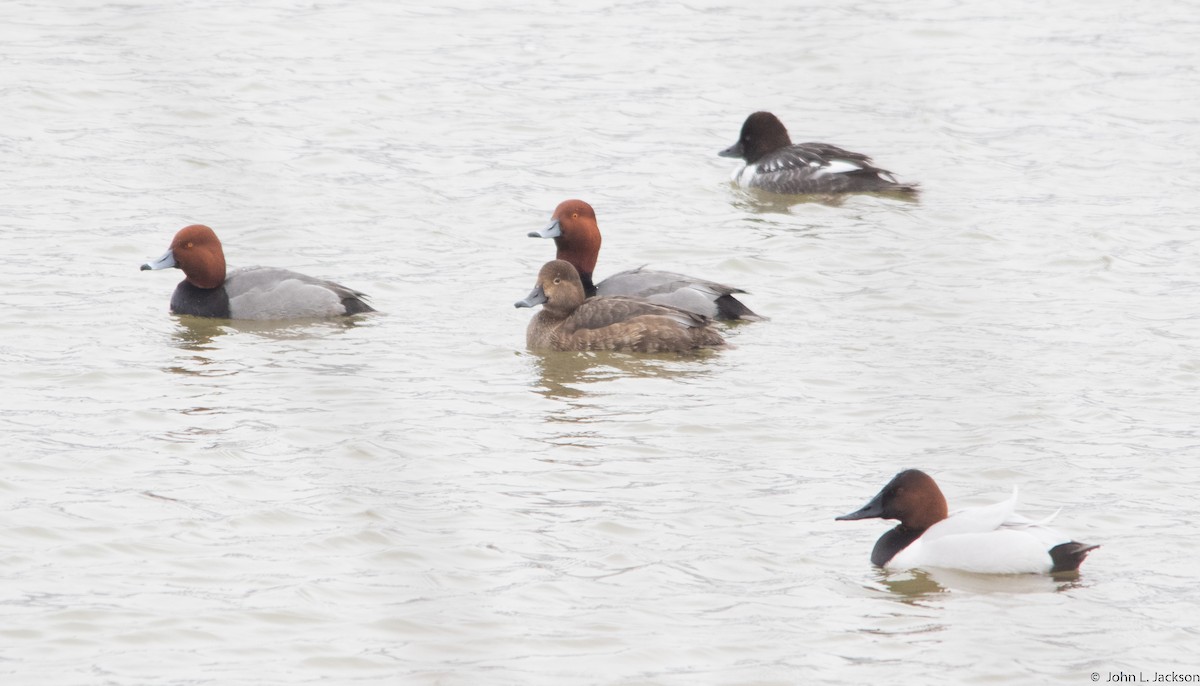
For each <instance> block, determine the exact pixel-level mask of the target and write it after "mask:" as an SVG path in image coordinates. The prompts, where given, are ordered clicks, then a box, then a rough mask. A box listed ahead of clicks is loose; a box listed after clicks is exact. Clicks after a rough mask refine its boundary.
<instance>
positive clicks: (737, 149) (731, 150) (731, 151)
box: [717, 141, 744, 157]
mask: <svg viewBox="0 0 1200 686" xmlns="http://www.w3.org/2000/svg"><path fill="white" fill-rule="evenodd" d="M743 152H744V151H743V149H742V142H741V141H738V142H736V143H734V144H733V145H731V146H729V147H728V148H725V149H724V150H722V151H721V152H719V153H717V155H718V156H720V157H741V156H742V153H743Z"/></svg>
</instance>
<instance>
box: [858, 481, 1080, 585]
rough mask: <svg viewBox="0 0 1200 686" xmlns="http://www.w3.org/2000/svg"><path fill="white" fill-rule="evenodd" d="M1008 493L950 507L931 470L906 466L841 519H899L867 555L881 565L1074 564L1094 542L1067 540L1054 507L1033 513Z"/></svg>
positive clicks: (1038, 570) (1030, 568)
mask: <svg viewBox="0 0 1200 686" xmlns="http://www.w3.org/2000/svg"><path fill="white" fill-rule="evenodd" d="M1016 506H1017V489H1016V488H1015V487H1014V488H1013V493H1012V497H1010V498H1009V499H1008V500H1004V501H1001V502H998V503H995V504H993V505H986V506H983V507H974V508H968V509H965V510H960V511H958V512H955V513H953V514H948V513H947V509H946V498H945V496H943V495H942V491H941V489H940V488H938V485H937V482H935V481H934V480H933V477H931V476H929V475H928V474H926V473H925V472H923V471H921V470H919V469H906V470H904V471H902V472H900V473H899V474H897V475H896V476H895V477H893V478H892V480H891V481H889V482H888V484H887V485H886V486H884V487H883V490H881V491H879V493H878V494H877V495H876V496H875V497H874V498H872V499H871V501H870V502H868V503H867V504H866V505H864V506H862V507H861V508H859V509H858V510H855V511H854V512H851V513H849V514H845V515H842V516H840V517H836V518H835V519H837V520H839V521H847V520H856V519H872V518H879V519H897V520H899V521H900V524H899V525H898V526H896V527H895V528H894V529H892V530H890V531H888V532H887V533H885V534H883V536H881V537H880V538H879V540H878V541H876V542H875V548H874V550H872V551H871V562H872V563H873V564H874V565H876V566H877V567H883V568H886V569H912V568H916V567H921V568H929V567H933V568H946V569H956V570H960V571H965V572H976V573H982V574H1057V573H1060V572H1077V571H1078V570H1079V566H1080V565H1081V564H1083V561H1084V559H1085V558H1086V557H1087V555H1088V553H1089V552H1091V551H1093V550H1095V549H1096V548H1099V547H1100V546H1098V545H1090V544H1087V543H1080V542H1078V541H1074V540H1071V538H1070V537H1069V536H1066V535H1065V534H1062V533H1060V532H1058V531H1056V530H1054V529H1051V528H1049V527H1047V526H1046V525H1047V524H1048V523H1049V522H1050V521H1051V520H1052V519H1054V518H1055V517H1056V516H1058V512H1055V513H1054V514H1052V515H1050V516H1049V517H1046V518H1045V519H1042V520H1040V521H1033V520H1031V519H1028V518H1026V517H1023V516H1021V515H1019V514H1017V513H1016V511H1015V510H1016Z"/></svg>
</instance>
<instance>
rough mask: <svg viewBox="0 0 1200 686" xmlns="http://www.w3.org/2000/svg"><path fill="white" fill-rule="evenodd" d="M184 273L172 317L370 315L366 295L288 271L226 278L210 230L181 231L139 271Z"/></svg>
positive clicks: (252, 270) (243, 272)
mask: <svg viewBox="0 0 1200 686" xmlns="http://www.w3.org/2000/svg"><path fill="white" fill-rule="evenodd" d="M168 267H175V268H176V269H182V270H183V277H184V278H183V281H180V282H179V285H178V286H176V287H175V294H174V295H172V296H171V312H173V313H175V314H188V315H192V316H195V317H218V318H221V319H259V320H268V319H301V318H311V317H338V316H342V315H350V314H359V313H362V312H374V311H375V310H374V308H372V307H371V306H370V305H368V304H367V303H366V302H364V300H363V298H365V297H366V296H365V295H363V294H362V293H359V292H358V291H355V290H352V289H349V288H346V287H345V286H342V285H340V284H336V283H334V282H332V281H325V280H323V279H316V278H313V277H311V276H305V275H304V274H297V273H296V272H293V271H289V270H287V269H276V268H274V267H243V268H241V269H235V270H234V271H232V272H230V273H229V274H228V275H226V273H225V253H224V251H223V250H221V241H220V240H218V239H217V234H216V233H214V232H213V230H212V229H210V228H208V227H207V226H203V225H201V224H193V225H191V226H185V227H184V228H182V229H180V230H179V232H178V233H176V234H175V239H174V240H172V241H171V247H170V248H169V249H168V250H167V252H166V253H165V254H164V255H163V256H162V257H160V258H158V259H157V260H154V261H153V262H147V263H146V264H143V265H142V269H143V270H146V269H167V268H168Z"/></svg>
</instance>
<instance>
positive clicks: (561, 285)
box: [515, 260, 725, 353]
mask: <svg viewBox="0 0 1200 686" xmlns="http://www.w3.org/2000/svg"><path fill="white" fill-rule="evenodd" d="M515 305H516V306H517V307H534V306H535V305H541V306H542V311H541V312H538V313H537V316H535V317H534V318H533V319H532V320H530V322H529V327H528V329H527V330H526V332H525V343H526V345H527V346H528V347H529V348H531V349H534V350H565V351H580V350H618V351H624V352H644V353H660V352H684V351H687V350H694V349H696V348H719V347H723V346H724V345H725V340H724V339H723V338H721V334H719V333H717V331H716V330H714V329H713V328H712V327H711V326H710V321H711V320H709V318H708V317H705V316H703V315H699V314H696V313H694V312H689V311H687V310H681V309H679V308H677V307H671V306H669V305H662V304H659V303H654V302H650V301H649V300H644V299H642V298H629V297H625V296H618V295H610V296H599V297H595V298H587V297H585V296H584V291H583V282H582V281H581V280H580V279H579V272H578V271H576V269H575V267H574V265H572V264H571V263H570V262H567V261H565V260H552V261H550V262H547V263H546V264H545V265H543V266H542V269H541V271H539V272H538V277H537V284H536V285H535V286H534V287H533V291H531V292H530V293H529V295H528V296H526V297H525V299H524V300H518V301H517V302H516V303H515Z"/></svg>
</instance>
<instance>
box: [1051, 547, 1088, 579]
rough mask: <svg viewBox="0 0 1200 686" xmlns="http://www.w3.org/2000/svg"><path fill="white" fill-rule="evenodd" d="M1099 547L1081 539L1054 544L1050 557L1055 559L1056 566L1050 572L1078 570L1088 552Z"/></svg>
mask: <svg viewBox="0 0 1200 686" xmlns="http://www.w3.org/2000/svg"><path fill="white" fill-rule="evenodd" d="M1099 547H1100V546H1098V545H1090V544H1087V543H1080V542H1079V541H1070V542H1068V543H1060V544H1058V545H1056V546H1054V547H1053V548H1051V549H1050V559H1051V560H1053V561H1054V567H1053V568H1051V569H1050V573H1051V574H1054V573H1055V572H1074V571H1077V570H1078V569H1079V565H1081V564H1083V560H1084V558H1086V557H1087V555H1088V553H1090V552H1092V551H1093V550H1095V549H1096V548H1099Z"/></svg>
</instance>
